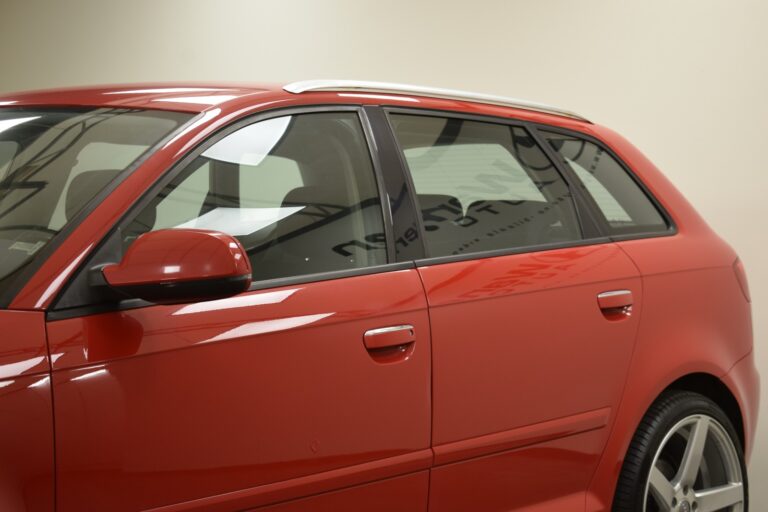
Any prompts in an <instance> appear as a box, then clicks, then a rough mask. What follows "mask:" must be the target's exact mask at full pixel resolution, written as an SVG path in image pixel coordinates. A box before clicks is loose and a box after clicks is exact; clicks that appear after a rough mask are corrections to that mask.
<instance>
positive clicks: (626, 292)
mask: <svg viewBox="0 0 768 512" xmlns="http://www.w3.org/2000/svg"><path fill="white" fill-rule="evenodd" d="M631 294H632V292H631V291H629V290H613V291H610V292H603V293H600V294H598V295H597V298H598V299H606V298H608V297H617V296H620V295H631Z"/></svg>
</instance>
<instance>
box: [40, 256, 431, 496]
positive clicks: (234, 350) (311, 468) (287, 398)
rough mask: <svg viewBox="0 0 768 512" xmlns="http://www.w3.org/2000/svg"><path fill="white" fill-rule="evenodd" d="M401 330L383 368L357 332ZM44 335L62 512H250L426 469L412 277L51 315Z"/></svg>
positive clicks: (419, 332)
mask: <svg viewBox="0 0 768 512" xmlns="http://www.w3.org/2000/svg"><path fill="white" fill-rule="evenodd" d="M371 290H376V292H375V293H371ZM400 324H410V325H412V326H414V330H415V333H416V338H415V341H414V343H413V345H414V350H413V352H412V353H411V355H410V357H408V358H406V359H403V360H401V361H399V362H398V363H396V364H388V365H381V364H379V363H377V362H376V361H375V360H374V358H373V357H372V356H371V354H370V353H369V352H368V350H367V349H366V347H365V345H364V343H363V335H364V333H365V332H366V331H368V330H371V329H375V328H381V327H387V326H393V325H400ZM48 336H49V340H50V344H51V350H52V353H53V354H55V355H54V358H55V359H56V361H55V362H54V364H53V367H54V371H53V380H54V387H55V389H56V411H57V416H56V441H57V442H56V447H57V457H58V459H57V460H58V461H59V463H58V486H59V487H58V489H59V491H58V504H59V508H58V510H59V511H70V510H71V511H80V510H83V508H82V504H83V503H88V504H90V506H91V507H92V508H93V509H95V510H104V509H109V510H116V511H117V510H138V509H147V508H153V507H160V506H163V505H169V504H173V503H179V505H178V506H176V507H175V508H173V509H172V510H233V509H234V510H242V509H244V508H247V507H256V506H259V505H266V504H269V503H273V502H276V501H281V500H285V499H287V498H289V497H297V496H302V495H306V494H315V493H317V492H322V491H330V490H333V489H336V488H339V487H342V486H349V485H354V484H360V483H365V482H368V481H372V480H376V479H379V478H385V477H391V476H397V475H400V474H405V473H408V472H413V471H417V470H423V469H428V468H429V466H430V464H431V459H432V455H431V451H430V450H429V448H430V443H429V439H430V432H429V431H430V400H431V398H430V392H429V388H430V386H429V380H430V373H429V370H430V352H431V351H430V337H429V323H428V318H427V310H426V301H425V299H424V296H423V291H422V288H421V283H420V281H419V278H418V275H417V273H416V271H415V270H406V271H399V272H394V273H385V274H376V275H370V276H359V277H351V278H347V279H342V280H334V281H321V282H316V283H311V284H305V285H300V286H296V287H291V288H278V289H274V290H269V291H260V292H251V293H247V294H243V295H239V296H237V297H232V298H229V299H221V300H217V301H210V302H200V303H192V304H187V305H181V306H152V307H148V308H141V309H135V310H127V311H122V312H115V313H106V314H102V315H93V316H85V317H80V318H73V319H69V320H62V321H57V322H50V323H49V324H48ZM88 411H99V414H88ZM228 493H233V494H228ZM382 497H383V496H382ZM196 500H206V501H204V505H205V506H201V505H200V504H196V503H195V501H196ZM214 505H216V507H214ZM208 506H211V507H213V508H207V507H208ZM217 507H218V508H217Z"/></svg>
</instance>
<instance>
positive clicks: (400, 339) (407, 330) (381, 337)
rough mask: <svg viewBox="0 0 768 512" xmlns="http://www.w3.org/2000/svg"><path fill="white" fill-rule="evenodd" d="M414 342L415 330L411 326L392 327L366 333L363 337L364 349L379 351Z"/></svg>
mask: <svg viewBox="0 0 768 512" xmlns="http://www.w3.org/2000/svg"><path fill="white" fill-rule="evenodd" d="M414 341H416V330H415V329H414V328H413V326H412V325H393V326H391V327H380V328H378V329H371V330H370V331H366V332H365V335H364V336H363V342H364V343H365V348H367V349H368V350H380V349H385V348H395V347H402V346H404V345H409V344H411V343H413V342H414Z"/></svg>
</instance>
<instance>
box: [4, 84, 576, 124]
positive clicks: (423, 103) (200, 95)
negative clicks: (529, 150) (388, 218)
mask: <svg viewBox="0 0 768 512" xmlns="http://www.w3.org/2000/svg"><path fill="white" fill-rule="evenodd" d="M313 103H326V104H342V103H345V104H349V103H358V104H389V105H396V106H405V107H418V108H427V109H435V110H454V111H460V112H469V113H476V114H487V115H496V116H503V117H508V116H516V117H521V118H523V119H527V120H531V121H541V122H547V121H555V123H556V124H561V122H562V121H563V120H568V121H570V122H576V123H577V124H582V123H589V121H587V120H586V119H585V118H584V117H582V116H580V115H578V114H575V113H573V112H570V111H568V110H565V109H561V108H558V107H552V106H549V105H544V104H541V103H534V102H530V101H526V100H518V99H512V98H506V97H501V96H492V95H488V94H480V93H471V92H465V91H456V90H451V89H438V88H431V87H423V86H413V85H404V84H392V83H384V82H365V81H353V80H307V81H302V82H293V83H290V84H285V85H281V84H232V83H200V82H183V83H138V84H121V85H102V86H90V87H69V88H57V89H47V90H38V91H28V92H18V93H10V94H3V95H0V107H24V106H91V107H112V108H121V107H122V108H141V109H156V110H170V111H181V112H189V113H202V112H208V111H211V110H214V109H217V110H218V111H219V112H220V113H222V114H224V113H232V112H236V111H238V110H240V109H242V108H245V107H247V106H251V105H254V104H258V105H260V106H263V107H264V108H267V107H268V106H275V107H276V106H284V107H288V106H297V105H309V104H313ZM249 110H252V109H249ZM558 120H559V121H561V122H558ZM568 124H571V123H568Z"/></svg>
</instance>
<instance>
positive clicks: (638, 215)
mask: <svg viewBox="0 0 768 512" xmlns="http://www.w3.org/2000/svg"><path fill="white" fill-rule="evenodd" d="M542 133H543V135H544V136H545V137H546V138H547V139H548V140H549V142H550V144H551V145H552V147H553V148H554V149H555V151H557V152H558V153H559V154H560V156H562V157H563V160H564V161H565V163H566V164H567V165H568V166H570V167H571V169H573V171H574V172H575V173H576V175H577V176H578V177H579V179H580V180H581V181H582V182H583V183H584V186H585V187H586V188H587V190H588V191H589V193H590V194H591V195H592V197H593V198H594V200H595V202H596V203H597V205H598V207H599V208H600V210H601V211H602V213H603V215H604V216H605V219H606V221H607V222H608V225H609V226H610V227H611V230H612V232H613V233H614V234H631V233H645V232H655V231H666V230H667V223H666V222H665V221H664V218H663V217H662V216H661V214H660V213H659V211H658V210H657V209H656V207H655V206H654V205H653V203H652V202H651V201H650V200H649V199H648V197H647V196H646V195H645V193H644V192H643V191H642V189H641V188H640V187H639V186H638V184H637V183H636V182H635V181H634V180H633V179H632V177H631V176H630V175H629V174H628V173H627V171H626V170H625V169H624V168H623V167H622V166H621V165H620V164H619V163H618V162H617V161H616V160H615V159H614V158H612V157H611V155H610V154H609V153H608V152H606V151H605V150H604V149H603V148H601V147H600V146H598V145H597V144H594V143H592V142H590V141H588V140H584V139H581V138H578V137H574V136H571V135H563V134H558V133H549V132H542Z"/></svg>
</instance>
